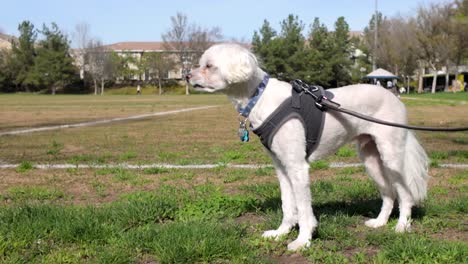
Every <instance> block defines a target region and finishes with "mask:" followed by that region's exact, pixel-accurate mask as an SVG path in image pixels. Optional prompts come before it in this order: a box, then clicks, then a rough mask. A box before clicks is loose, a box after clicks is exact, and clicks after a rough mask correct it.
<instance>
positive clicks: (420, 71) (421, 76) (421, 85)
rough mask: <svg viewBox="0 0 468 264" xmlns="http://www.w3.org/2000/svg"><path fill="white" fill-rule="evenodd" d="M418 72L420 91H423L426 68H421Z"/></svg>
mask: <svg viewBox="0 0 468 264" xmlns="http://www.w3.org/2000/svg"><path fill="white" fill-rule="evenodd" d="M418 74H419V76H418V77H419V78H418V79H419V81H418V93H422V92H423V75H424V68H419V71H418Z"/></svg>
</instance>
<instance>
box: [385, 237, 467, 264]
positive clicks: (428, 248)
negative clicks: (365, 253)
mask: <svg viewBox="0 0 468 264" xmlns="http://www.w3.org/2000/svg"><path fill="white" fill-rule="evenodd" d="M467 259H468V245H467V244H466V243H458V242H447V241H444V242H440V241H434V240H430V239H427V238H424V237H420V236H416V235H411V234H405V235H398V236H396V239H394V240H393V241H391V242H389V241H383V244H382V251H381V252H379V253H378V255H377V262H378V263H397V262H398V263H466V260H467Z"/></svg>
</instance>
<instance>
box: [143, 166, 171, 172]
mask: <svg viewBox="0 0 468 264" xmlns="http://www.w3.org/2000/svg"><path fill="white" fill-rule="evenodd" d="M168 172H169V169H166V168H162V167H153V168H146V169H144V170H143V173H144V174H163V173H168Z"/></svg>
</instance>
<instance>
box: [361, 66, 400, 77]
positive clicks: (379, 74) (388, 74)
mask: <svg viewBox="0 0 468 264" xmlns="http://www.w3.org/2000/svg"><path fill="white" fill-rule="evenodd" d="M364 78H365V79H398V76H396V75H395V74H393V73H391V72H389V71H387V70H384V69H382V68H378V69H377V70H375V71H373V72H371V73H369V74H367V75H366V77H364Z"/></svg>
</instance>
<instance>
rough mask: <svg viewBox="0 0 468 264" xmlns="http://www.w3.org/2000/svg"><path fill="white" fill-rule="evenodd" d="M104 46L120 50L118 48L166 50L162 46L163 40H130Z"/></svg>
mask: <svg viewBox="0 0 468 264" xmlns="http://www.w3.org/2000/svg"><path fill="white" fill-rule="evenodd" d="M105 47H106V48H108V49H111V50H114V51H120V50H133V51H163V50H167V49H166V47H165V46H164V42H156V41H154V42H142V41H131V42H118V43H114V44H110V45H105Z"/></svg>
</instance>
